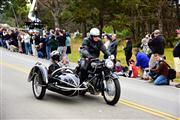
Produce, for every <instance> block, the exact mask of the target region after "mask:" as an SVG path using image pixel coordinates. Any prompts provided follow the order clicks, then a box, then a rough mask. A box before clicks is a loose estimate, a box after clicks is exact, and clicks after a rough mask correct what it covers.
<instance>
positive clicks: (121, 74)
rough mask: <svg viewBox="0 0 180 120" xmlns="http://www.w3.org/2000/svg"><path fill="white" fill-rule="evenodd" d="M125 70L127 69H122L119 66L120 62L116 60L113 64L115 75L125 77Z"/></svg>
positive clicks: (122, 67)
mask: <svg viewBox="0 0 180 120" xmlns="http://www.w3.org/2000/svg"><path fill="white" fill-rule="evenodd" d="M127 69H128V68H127V67H124V66H122V65H121V61H120V60H117V62H116V64H115V72H116V73H117V75H120V76H124V77H126V74H125V72H126V71H127Z"/></svg>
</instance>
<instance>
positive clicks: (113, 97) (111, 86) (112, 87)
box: [103, 78, 121, 105]
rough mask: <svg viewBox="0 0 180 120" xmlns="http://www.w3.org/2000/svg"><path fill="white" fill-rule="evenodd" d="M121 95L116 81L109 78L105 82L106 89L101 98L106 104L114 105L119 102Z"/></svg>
mask: <svg viewBox="0 0 180 120" xmlns="http://www.w3.org/2000/svg"><path fill="white" fill-rule="evenodd" d="M120 94H121V89H120V84H119V81H118V79H114V80H113V79H112V78H109V79H108V80H106V89H105V90H104V91H103V97H104V100H105V101H106V103H107V104H109V105H114V104H116V103H117V102H118V101H119V98H120Z"/></svg>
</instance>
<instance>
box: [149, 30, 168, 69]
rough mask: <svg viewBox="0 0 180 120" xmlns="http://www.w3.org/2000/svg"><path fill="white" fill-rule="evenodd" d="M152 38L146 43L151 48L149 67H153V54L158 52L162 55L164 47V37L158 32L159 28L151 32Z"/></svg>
mask: <svg viewBox="0 0 180 120" xmlns="http://www.w3.org/2000/svg"><path fill="white" fill-rule="evenodd" d="M153 35H154V38H153V39H152V40H150V41H149V43H148V45H149V47H150V49H151V50H152V55H151V58H150V61H149V67H150V68H153V67H154V66H155V61H154V54H159V55H160V57H162V58H163V57H164V47H165V39H164V37H163V36H162V35H161V34H160V31H159V30H155V31H154V32H153Z"/></svg>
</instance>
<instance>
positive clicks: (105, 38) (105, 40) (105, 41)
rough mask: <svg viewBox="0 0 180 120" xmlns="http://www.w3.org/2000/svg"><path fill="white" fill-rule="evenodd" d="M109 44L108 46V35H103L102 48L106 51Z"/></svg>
mask: <svg viewBox="0 0 180 120" xmlns="http://www.w3.org/2000/svg"><path fill="white" fill-rule="evenodd" d="M109 44H110V40H109V38H108V35H104V46H105V47H106V49H108V48H109Z"/></svg>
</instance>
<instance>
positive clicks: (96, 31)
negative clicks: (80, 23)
mask: <svg viewBox="0 0 180 120" xmlns="http://www.w3.org/2000/svg"><path fill="white" fill-rule="evenodd" d="M90 35H93V36H99V35H100V31H99V29H98V28H92V29H91V30H90Z"/></svg>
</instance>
